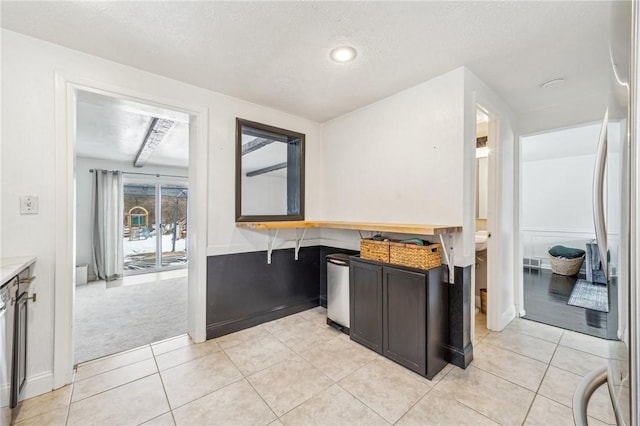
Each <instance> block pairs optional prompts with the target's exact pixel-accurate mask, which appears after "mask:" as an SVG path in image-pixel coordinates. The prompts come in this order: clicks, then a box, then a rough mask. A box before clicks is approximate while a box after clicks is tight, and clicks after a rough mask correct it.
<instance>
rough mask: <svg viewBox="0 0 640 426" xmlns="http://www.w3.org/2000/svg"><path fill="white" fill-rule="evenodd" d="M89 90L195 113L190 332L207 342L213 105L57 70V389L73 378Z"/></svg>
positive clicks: (190, 212)
mask: <svg viewBox="0 0 640 426" xmlns="http://www.w3.org/2000/svg"><path fill="white" fill-rule="evenodd" d="M77 90H84V91H89V92H93V93H97V94H101V95H105V96H111V97H116V98H119V99H125V100H131V101H136V102H142V103H145V104H148V105H154V106H158V107H161V108H166V109H171V110H175V111H180V112H183V113H186V114H188V115H189V120H190V121H189V123H190V124H189V190H190V194H189V195H190V196H189V201H188V216H189V219H188V220H189V226H190V229H191V238H189V239H188V240H187V244H188V250H189V252H190V254H191V256H190V258H189V263H188V271H189V274H188V275H189V276H188V284H187V331H188V333H189V335H190V336H191V338H192V339H193V340H194V341H196V342H202V341H204V340H206V262H207V257H206V235H207V197H208V190H207V186H208V182H207V177H208V174H207V165H208V125H209V124H208V114H209V111H208V108H206V107H203V106H194V105H186V104H185V103H184V102H183V101H181V100H177V99H167V98H163V97H159V96H156V95H153V94H150V93H142V92H138V91H135V90H131V89H126V88H123V87H118V86H114V85H111V84H108V83H104V82H96V81H94V80H88V79H84V78H73V77H70V76H67V75H64V74H61V73H57V72H56V73H55V118H54V120H55V143H56V147H55V195H56V197H55V199H56V201H55V220H54V223H55V253H56V254H55V265H54V269H55V274H54V277H55V279H54V288H55V290H54V294H55V296H54V339H53V342H54V343H53V388H54V389H57V388H60V387H62V386H64V385H66V384H68V383H71V381H72V378H73V366H74V360H73V309H74V291H75V286H74V283H75V258H76V253H75V233H76V232H75V231H76V230H75V223H76V212H75V210H76V209H75V201H76V200H75V198H76V195H75V178H76V164H75V138H76V132H75V129H76V91H77Z"/></svg>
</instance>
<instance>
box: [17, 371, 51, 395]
mask: <svg viewBox="0 0 640 426" xmlns="http://www.w3.org/2000/svg"><path fill="white" fill-rule="evenodd" d="M52 390H53V371H47V372H44V373H41V374H37V375H35V376H31V377H27V383H26V384H25V385H24V391H23V393H22V399H23V400H25V399H29V398H33V397H34V396H38V395H42V394H44V393H47V392H51V391H52Z"/></svg>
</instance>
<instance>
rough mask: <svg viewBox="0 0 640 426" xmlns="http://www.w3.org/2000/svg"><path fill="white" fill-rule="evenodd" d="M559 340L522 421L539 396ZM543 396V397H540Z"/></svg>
mask: <svg viewBox="0 0 640 426" xmlns="http://www.w3.org/2000/svg"><path fill="white" fill-rule="evenodd" d="M562 336H564V331H563V332H562V334H561V335H560V340H562ZM560 340H558V344H556V347H555V349H554V350H553V355H551V359H549V363H548V364H547V368H546V369H545V370H544V374H543V375H542V380H540V383H539V384H538V388H537V389H536V392H535V394H534V395H533V399H532V400H531V404H529V409H528V410H527V414H526V415H525V416H524V421H525V422H526V421H527V418H528V417H529V414H531V409H532V408H533V404H534V403H535V401H536V399H537V398H538V395H540V388H541V387H542V383H543V382H544V379H545V377H547V373H548V372H549V367H551V361H553V357H554V356H555V355H556V352H557V351H558V348H559V347H560ZM540 396H543V395H540Z"/></svg>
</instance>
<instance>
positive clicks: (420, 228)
mask: <svg viewBox="0 0 640 426" xmlns="http://www.w3.org/2000/svg"><path fill="white" fill-rule="evenodd" d="M236 226H237V227H238V228H243V229H295V228H332V229H353V230H356V231H373V232H393V233H398V234H418V235H440V234H453V233H456V232H462V226H456V225H426V224H413V225H411V224H401V223H370V222H332V221H283V222H236Z"/></svg>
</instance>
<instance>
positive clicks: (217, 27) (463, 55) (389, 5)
mask: <svg viewBox="0 0 640 426" xmlns="http://www.w3.org/2000/svg"><path fill="white" fill-rule="evenodd" d="M609 6H610V5H609V3H608V2H576V1H569V2H557V1H551V2H526V1H500V2H483V1H478V2H395V1H394V2H275V1H273V2H264V1H263V2H206V1H202V2H185V1H175V2H134V1H128V2H115V1H114V2H110V1H108V2H100V1H97V2H96V1H81V2H58V1H46V2H35V1H23V2H11V1H2V5H1V7H2V26H3V27H4V28H7V29H10V30H14V31H17V32H21V33H24V34H27V35H31V36H33V37H37V38H41V39H44V40H48V41H51V42H53V43H57V44H61V45H64V46H68V47H71V48H73V49H77V50H80V51H83V52H87V53H90V54H93V55H97V56H101V57H104V58H107V59H110V60H113V61H116V62H120V63H123V64H127V65H130V66H133V67H136V68H140V69H144V70H148V71H151V72H153V73H157V74H161V75H164V76H168V77H172V78H175V79H177V80H182V81H185V82H189V83H192V84H194V85H197V86H201V87H205V88H208V89H211V90H215V91H218V92H222V93H225V94H228V95H231V96H235V97H238V98H242V99H246V100H249V101H252V102H256V103H259V104H262V105H266V106H270V107H273V108H276V109H279V110H283V111H288V112H291V113H293V114H296V115H299V116H303V117H307V118H310V119H312V120H316V121H319V122H323V121H326V120H328V119H331V118H333V117H336V116H339V115H341V114H344V113H346V112H349V111H352V110H354V109H357V108H359V107H362V106H364V105H367V104H369V103H371V102H374V101H376V100H378V99H381V98H383V97H386V96H389V95H391V94H393V93H396V92H398V91H400V90H403V89H406V88H409V87H411V86H413V85H416V84H418V83H421V82H423V81H426V80H429V79H431V78H433V77H435V76H438V75H440V74H442V73H444V72H447V71H449V70H452V69H454V68H456V67H459V66H462V65H464V66H467V67H468V68H469V69H470V70H471V71H472V72H474V73H475V74H476V75H477V76H478V77H480V78H481V79H482V80H483V81H485V82H486V83H487V84H488V85H489V86H490V87H492V88H493V89H494V90H495V91H496V92H497V93H498V94H499V95H501V96H502V97H503V99H505V100H506V101H507V102H508V103H509V104H510V105H511V106H512V107H513V108H514V110H515V111H516V112H518V113H524V112H527V111H531V110H536V109H541V108H544V107H548V106H551V105H557V104H560V103H563V102H565V101H567V100H576V99H580V98H582V97H584V96H586V95H588V94H593V93H598V92H600V93H601V92H604V91H605V90H606V89H607V86H606V84H607V83H606V82H607V76H606V73H607V60H608V50H607V43H608V34H609V28H608V27H609V26H608V20H609ZM344 44H349V45H353V46H355V47H356V48H357V49H358V52H359V54H358V57H357V59H356V60H355V61H354V62H352V63H349V64H336V63H333V62H331V61H330V60H329V59H328V55H329V51H330V50H331V49H332V48H333V47H335V46H338V45H344ZM554 77H564V78H565V79H566V83H565V84H564V85H562V86H561V87H556V88H553V89H548V90H543V89H541V88H540V87H539V85H540V84H541V83H542V82H544V81H546V80H549V79H551V78H554Z"/></svg>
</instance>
